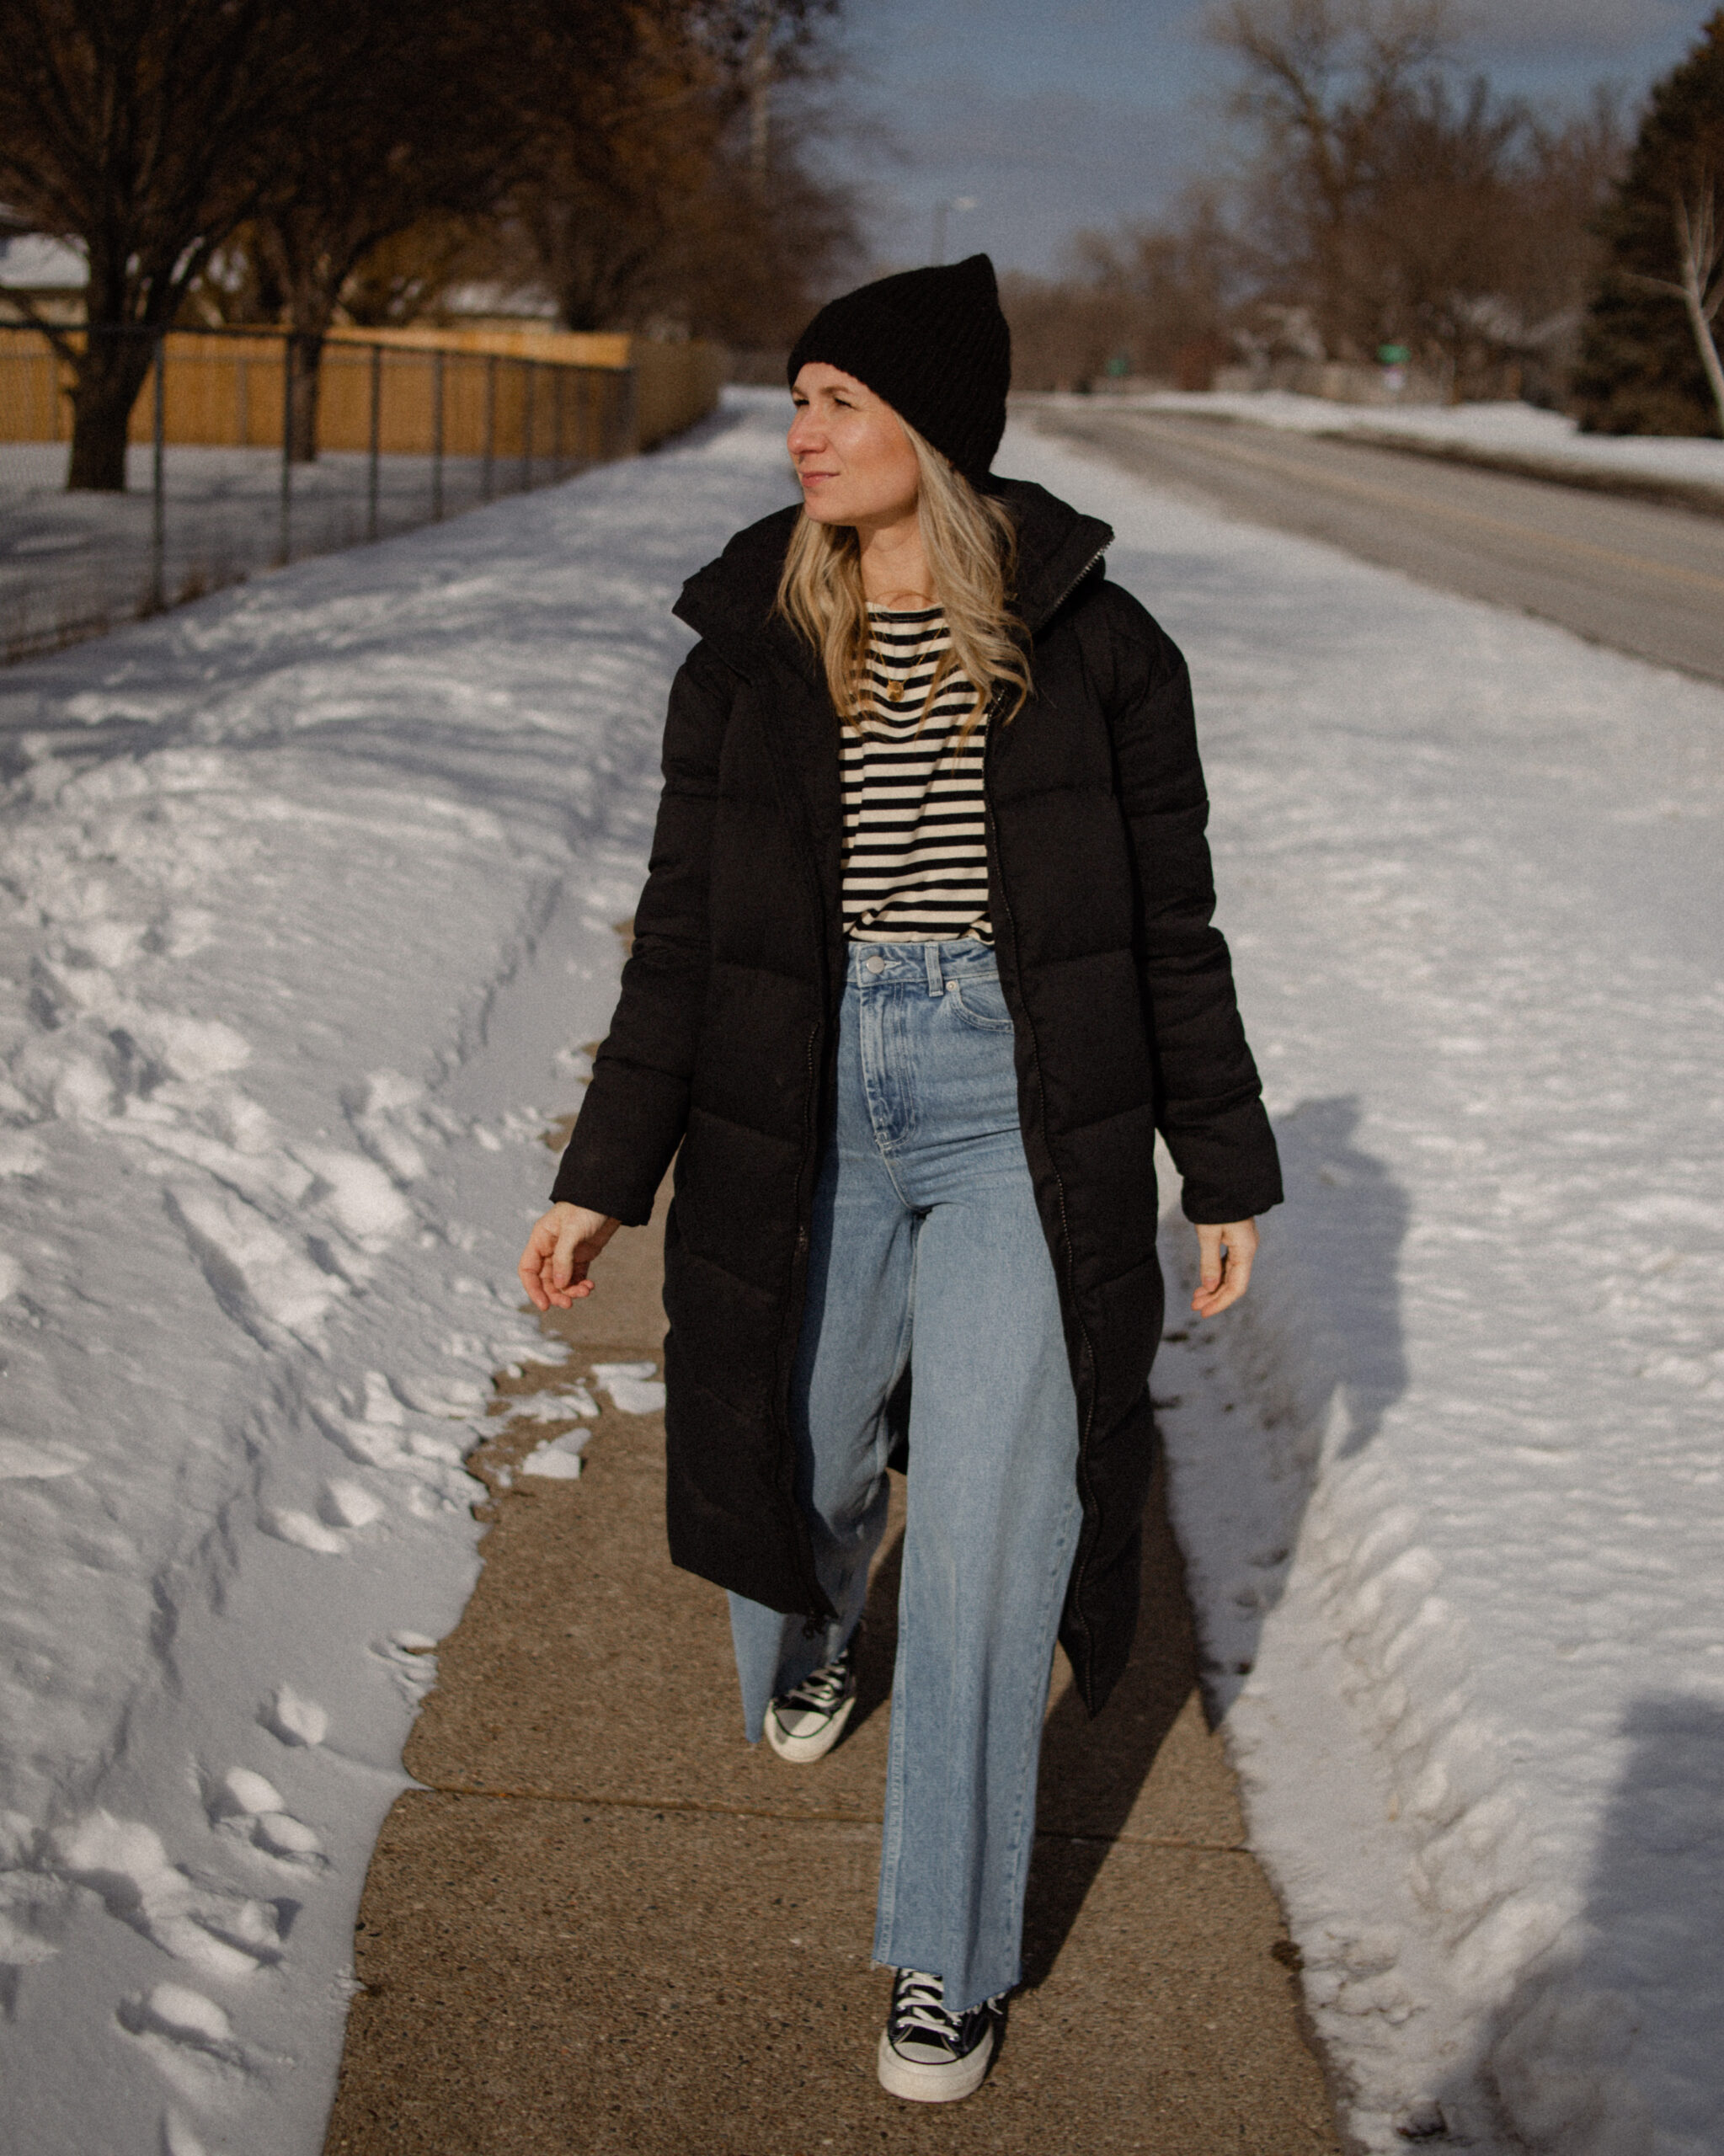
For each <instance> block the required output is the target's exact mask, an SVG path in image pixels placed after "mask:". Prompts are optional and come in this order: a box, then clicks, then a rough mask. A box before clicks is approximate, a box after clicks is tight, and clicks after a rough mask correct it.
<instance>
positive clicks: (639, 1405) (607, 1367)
mask: <svg viewBox="0 0 1724 2156" xmlns="http://www.w3.org/2000/svg"><path fill="white" fill-rule="evenodd" d="M658 1369H659V1365H658V1364H656V1363H595V1364H594V1365H593V1376H594V1379H595V1381H596V1383H597V1384H598V1385H599V1387H600V1390H601V1391H605V1392H608V1393H609V1394H610V1396H611V1405H612V1406H614V1407H616V1409H618V1410H619V1412H622V1414H624V1415H661V1414H663V1412H665V1385H664V1380H662V1379H661V1378H659V1376H658V1374H657V1373H658Z"/></svg>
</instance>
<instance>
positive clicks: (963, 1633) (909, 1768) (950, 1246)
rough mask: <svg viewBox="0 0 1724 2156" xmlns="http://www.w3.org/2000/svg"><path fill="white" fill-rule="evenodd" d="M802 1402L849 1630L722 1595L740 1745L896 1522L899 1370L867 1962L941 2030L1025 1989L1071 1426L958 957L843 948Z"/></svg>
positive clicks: (1043, 1252) (1021, 1199) (993, 1022)
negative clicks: (935, 2011)
mask: <svg viewBox="0 0 1724 2156" xmlns="http://www.w3.org/2000/svg"><path fill="white" fill-rule="evenodd" d="M850 949H851V958H850V969H849V976H848V979H847V981H846V990H845V995H844V1005H843V1016H842V1024H841V1033H840V1041H839V1069H838V1104H837V1127H836V1130H835V1135H834V1139H833V1142H832V1145H831V1147H830V1151H829V1153H828V1155H827V1156H826V1158H825V1162H824V1164H823V1167H822V1172H821V1177H820V1182H819V1189H818V1192H817V1195H816V1199H815V1205H814V1228H813V1234H812V1239H811V1247H810V1252H809V1290H808V1305H807V1311H806V1315H805V1317H804V1321H803V1333H802V1342H801V1348H800V1352H799V1354H798V1363H797V1369H796V1374H795V1382H794V1388H793V1413H794V1419H795V1426H796V1435H797V1441H798V1499H799V1502H801V1505H802V1507H803V1512H804V1513H805V1515H806V1517H807V1518H808V1520H809V1525H810V1528H811V1529H812V1532H813V1535H814V1553H815V1560H816V1563H817V1566H818V1568H819V1577H820V1581H821V1584H822V1585H823V1587H824V1588H825V1590H826V1592H827V1593H828V1594H829V1595H830V1598H831V1600H832V1604H833V1607H834V1609H836V1611H837V1612H838V1620H837V1622H836V1623H835V1625H831V1626H830V1627H829V1628H827V1629H826V1630H824V1631H823V1632H821V1633H819V1635H818V1636H815V1637H814V1638H812V1639H810V1638H808V1637H806V1636H804V1630H803V1620H801V1619H800V1618H796V1617H785V1616H783V1615H781V1614H780V1613H779V1612H777V1610H773V1609H766V1608H764V1607H763V1606H762V1605H761V1604H758V1603H753V1602H749V1601H746V1600H745V1599H744V1598H742V1597H741V1596H739V1595H733V1596H732V1597H731V1629H732V1633H733V1636H734V1641H735V1647H736V1661H737V1669H738V1673H739V1677H740V1678H741V1683H742V1694H743V1710H744V1717H745V1726H746V1731H747V1734H748V1737H749V1739H750V1742H756V1741H758V1739H759V1737H760V1736H761V1730H762V1725H763V1721H764V1718H765V1714H766V1707H767V1705H768V1704H769V1702H770V1701H771V1699H772V1697H773V1695H774V1694H777V1693H780V1692H783V1691H787V1690H788V1689H791V1688H792V1687H793V1685H795V1684H798V1683H800V1682H801V1680H802V1679H803V1678H804V1677H806V1676H808V1675H809V1673H811V1672H812V1671H813V1670H814V1669H815V1668H819V1665H820V1664H821V1663H823V1662H828V1661H830V1660H831V1659H832V1658H833V1657H835V1655H836V1654H837V1653H839V1652H841V1649H842V1648H843V1646H844V1645H845V1643H846V1641H848V1639H849V1638H850V1636H851V1633H852V1632H853V1631H854V1630H855V1629H856V1625H857V1620H858V1619H859V1618H860V1617H861V1615H862V1605H863V1603H864V1600H865V1598H866V1596H867V1574H868V1566H869V1562H870V1561H871V1560H872V1558H873V1556H874V1553H875V1551H876V1550H877V1549H878V1545H879V1541H880V1538H881V1534H882V1532H883V1529H884V1526H885V1518H886V1499H887V1478H886V1455H887V1453H888V1451H889V1446H890V1437H889V1432H888V1428H887V1418H886V1403H887V1401H888V1398H889V1396H890V1395H891V1393H892V1391H893V1388H894V1385H896V1384H897V1382H898V1380H899V1377H900V1376H901V1375H902V1374H903V1372H904V1369H905V1365H906V1364H908V1366H909V1368H910V1384H911V1405H910V1473H909V1487H908V1505H909V1510H908V1521H907V1525H906V1529H905V1541H904V1571H903V1582H902V1586H901V1588H900V1591H899V1612H898V1621H899V1630H898V1660H897V1666H896V1668H895V1671H894V1678H893V1688H892V1735H891V1748H890V1758H889V1768H888V1781H887V1790H886V1807H885V1829H884V1834H883V1841H882V1847H881V1859H880V1893H879V1907H878V1923H877V1927H876V1930H875V1937H874V1958H875V1960H876V1961H882V1962H884V1963H887V1964H888V1965H889V1966H890V1967H896V1968H915V1969H922V1970H926V1971H930V1972H932V1973H934V1974H936V1975H938V1976H940V1977H942V1978H943V1979H944V1982H945V1995H946V2003H947V2007H948V2008H949V2009H951V2010H953V2011H954V2012H962V2011H963V2010H964V2009H967V2008H969V2007H970V2006H974V2005H976V2004H979V2002H980V2001H981V2000H983V1999H988V1998H990V1997H992V1996H993V1995H994V1994H995V1993H998V1992H1001V1991H1005V1990H1006V1989H1008V1988H1010V1987H1011V1985H1012V1984H1014V1983H1017V1980H1018V1977H1019V1975H1020V1973H1021V1970H1020V1963H1019V1954H1020V1946H1021V1941H1022V1929H1023V1899H1024V1889H1025V1885H1026V1882H1027V1876H1028V1870H1029V1859H1030V1850H1031V1846H1032V1844H1033V1838H1034V1831H1035V1803H1036V1772H1037V1767H1038V1756H1039V1752H1040V1746H1041V1733H1042V1720H1043V1714H1044V1711H1045V1709H1046V1705H1047V1697H1048V1685H1049V1677H1050V1674H1051V1670H1052V1663H1053V1654H1054V1638H1055V1635H1056V1632H1057V1630H1058V1626H1059V1612H1060V1608H1061V1604H1062V1603H1063V1601H1064V1599H1065V1584H1066V1579H1067V1576H1068V1574H1069V1573H1070V1569H1071V1560H1072V1553H1073V1550H1074V1549H1075V1545H1076V1540H1077V1530H1078V1525H1079V1518H1080V1508H1079V1504H1078V1498H1077V1493H1076V1461H1077V1413H1076V1403H1075V1396H1074V1393H1073V1389H1072V1381H1071V1371H1070V1364H1069V1362H1068V1360H1067V1357H1066V1352H1065V1338H1064V1334H1063V1331H1062V1328H1061V1324H1060V1315H1059V1295H1058V1292H1057V1289H1056V1286H1055V1283H1054V1268H1053V1264H1052V1261H1051V1259H1050V1258H1049V1252H1048V1246H1047V1241H1046V1239H1045V1237H1044V1235H1043V1230H1042V1224H1041V1220H1040V1218H1039V1216H1038V1214H1037V1210H1036V1205H1035V1199H1034V1194H1033V1190H1032V1187H1031V1182H1030V1175H1029V1169H1028V1166H1027V1162H1026V1161H1025V1159H1024V1151H1023V1139H1022V1130H1021V1129H1020V1125H1019V1121H1018V1106H1017V1076H1016V1073H1015V1070H1014V1067H1013V1060H1012V1024H1011V1017H1010V1014H1009V1013H1008V1011H1007V1010H1006V1001H1005V997H1004V995H1003V992H1002V991H1001V987H1000V981H999V973H998V969H997V965H996V963H995V956H994V953H992V952H991V951H990V950H989V949H987V948H986V947H985V946H984V945H981V944H979V943H976V942H947V943H872V944H871V943H854V944H852V945H851V947H850Z"/></svg>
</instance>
